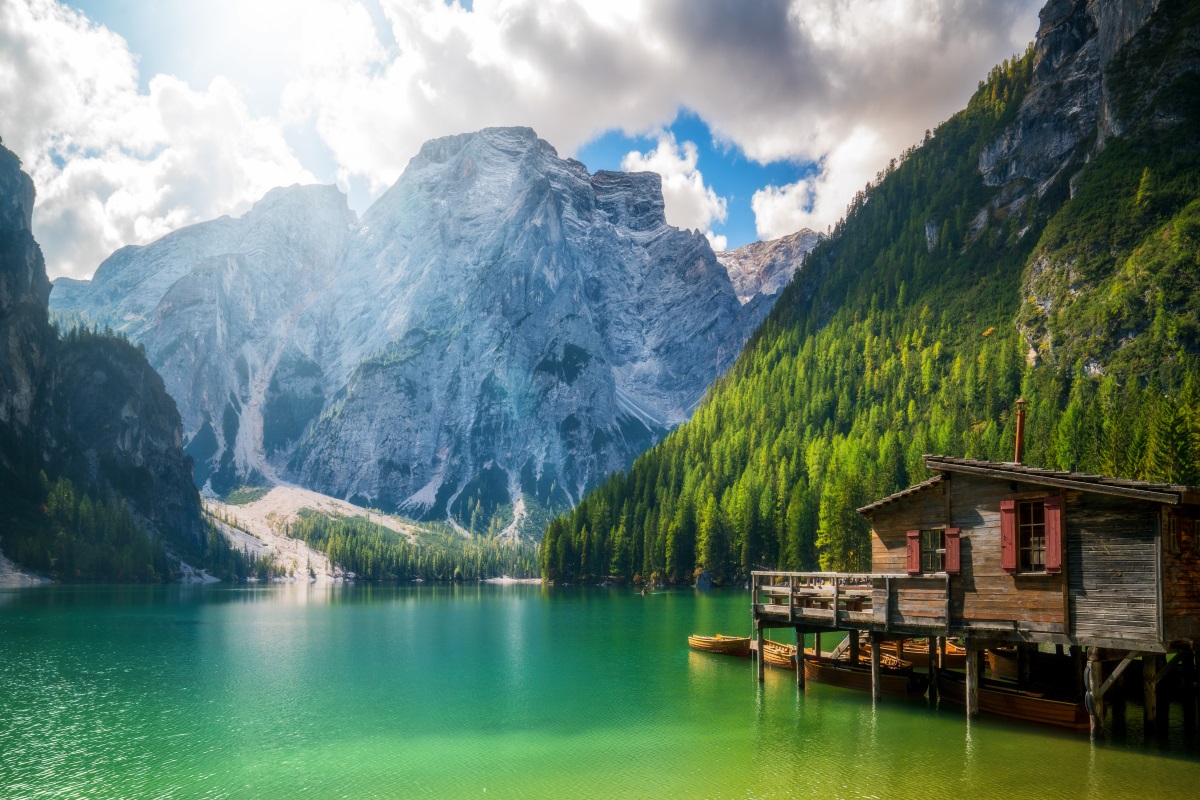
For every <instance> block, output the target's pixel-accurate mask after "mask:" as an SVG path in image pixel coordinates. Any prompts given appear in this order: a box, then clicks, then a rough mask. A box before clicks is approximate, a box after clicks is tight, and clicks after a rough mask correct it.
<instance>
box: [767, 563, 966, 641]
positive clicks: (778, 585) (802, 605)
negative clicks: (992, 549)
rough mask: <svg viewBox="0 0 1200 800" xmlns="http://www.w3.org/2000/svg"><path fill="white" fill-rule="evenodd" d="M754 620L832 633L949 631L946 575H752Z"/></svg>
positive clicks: (794, 573)
mask: <svg viewBox="0 0 1200 800" xmlns="http://www.w3.org/2000/svg"><path fill="white" fill-rule="evenodd" d="M750 585H751V591H752V600H751V602H752V604H753V610H754V617H755V619H756V620H763V621H765V622H769V623H776V624H780V623H782V624H788V625H815V626H818V627H828V628H833V629H841V628H846V629H850V628H854V629H859V630H883V631H886V630H892V629H893V628H895V629H897V630H908V629H914V630H919V631H940V630H949V628H950V576H949V575H947V574H945V573H936V574H933V575H906V574H895V573H867V572H773V571H762V572H753V573H751V584H750Z"/></svg>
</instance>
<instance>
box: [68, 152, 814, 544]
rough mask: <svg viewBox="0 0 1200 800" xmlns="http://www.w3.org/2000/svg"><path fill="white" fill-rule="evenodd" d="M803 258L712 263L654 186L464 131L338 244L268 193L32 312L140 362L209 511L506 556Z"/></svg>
mask: <svg viewBox="0 0 1200 800" xmlns="http://www.w3.org/2000/svg"><path fill="white" fill-rule="evenodd" d="M797 237H798V238H797ZM815 240H816V237H815V235H813V234H811V232H801V233H800V234H797V235H796V236H795V237H788V238H787V239H784V240H780V241H779V242H778V243H768V244H766V245H763V244H755V245H750V246H749V247H747V248H739V249H738V250H735V251H731V252H730V253H728V254H724V255H722V256H721V257H718V256H717V255H715V254H714V253H713V251H712V249H711V248H710V247H709V244H708V242H707V240H706V239H705V238H704V236H703V235H701V234H699V233H697V232H691V231H681V230H679V229H677V228H673V227H671V226H670V225H668V224H667V223H666V219H665V217H664V214H663V197H662V187H661V180H660V178H659V176H658V175H657V174H654V173H625V172H603V171H602V172H596V173H594V174H589V173H588V171H587V169H586V168H585V167H584V165H583V164H581V163H580V162H578V161H575V160H572V159H561V158H559V157H558V155H557V153H556V152H555V150H554V148H553V147H551V146H550V145H549V144H548V143H546V142H545V141H543V140H541V139H539V138H538V137H537V135H536V134H535V133H534V132H533V131H532V130H530V129H529V128H489V129H485V130H482V131H479V132H476V133H469V134H462V135H458V136H448V137H445V138H441V139H436V140H433V141H430V142H427V143H426V144H425V145H424V146H423V147H422V148H421V151H420V152H419V153H418V154H417V155H416V156H415V157H414V158H413V159H412V160H411V161H410V162H409V164H408V167H407V168H406V169H405V171H404V173H403V174H402V175H401V176H400V178H399V180H397V181H396V183H395V185H393V186H392V187H391V188H390V189H389V190H388V191H387V192H385V193H384V194H383V195H382V196H381V197H380V198H379V199H378V200H377V201H376V202H375V203H374V204H373V205H372V206H371V207H370V208H369V209H368V210H367V211H366V212H365V213H364V214H363V216H362V219H361V220H359V219H356V217H355V215H354V213H353V212H352V211H351V210H350V209H349V208H348V207H347V203H346V198H345V196H344V195H343V194H342V193H341V192H339V191H338V190H337V189H336V188H333V187H327V186H293V187H290V188H286V189H275V190H272V191H271V192H269V193H268V194H267V195H266V196H265V197H264V198H263V199H262V200H261V201H259V202H258V203H257V204H256V205H255V206H254V207H253V208H252V209H251V210H250V211H249V212H247V213H246V214H245V215H244V216H242V217H240V218H237V219H230V218H228V217H222V218H220V219H217V220H213V221H211V222H206V223H201V224H198V225H193V226H191V227H188V228H184V229H182V230H179V231H176V232H174V233H171V234H169V235H167V236H164V237H163V238H162V239H160V240H158V241H156V242H154V243H152V244H150V245H147V246H145V247H126V248H122V249H121V250H118V251H117V252H116V253H114V254H113V255H112V256H111V257H110V258H109V259H107V260H106V261H105V262H104V263H103V264H101V265H100V267H99V269H98V270H97V271H96V275H95V277H94V279H93V280H92V281H91V282H79V281H65V280H60V281H58V282H56V288H55V290H54V293H53V296H52V300H51V303H52V306H53V307H54V308H55V310H56V311H58V312H59V313H60V314H63V315H66V316H67V317H68V318H70V317H72V316H77V317H78V318H81V319H85V320H91V321H95V322H100V323H103V324H109V325H111V326H112V327H113V328H115V329H117V330H121V331H124V332H126V333H127V334H128V335H129V336H130V337H131V338H133V339H134V340H135V341H138V342H141V343H142V344H144V345H145V347H146V352H147V355H148V356H149V358H150V361H151V363H153V364H154V366H155V367H156V368H158V369H159V371H160V372H161V373H162V375H163V377H164V379H165V381H166V385H167V388H168V390H169V391H170V393H171V394H172V396H174V398H175V399H176V401H177V403H178V404H179V408H180V413H181V415H182V417H183V421H184V427H185V432H186V434H187V438H188V451H189V452H190V453H191V454H192V455H193V457H194V458H195V459H196V479H197V482H198V483H199V484H201V485H202V486H204V487H206V488H208V489H209V490H211V491H214V492H218V493H220V492H223V491H225V490H226V489H228V488H230V487H231V486H233V485H236V484H239V483H271V482H277V481H284V482H291V483H296V484H299V485H301V486H305V487H308V488H312V489H314V490H317V491H321V492H324V493H327V494H331V495H335V496H338V497H343V498H347V499H353V500H355V501H356V502H360V503H364V504H371V505H374V506H376V507H382V508H385V509H389V510H393V509H398V510H402V511H404V512H406V513H409V514H413V515H415V516H419V517H425V518H447V517H448V518H449V519H450V520H452V522H453V523H454V524H455V525H458V526H460V527H461V528H463V529H464V530H469V531H471V532H475V533H485V532H489V531H490V532H492V533H505V534H507V535H516V534H517V533H519V532H520V531H521V530H522V529H529V530H530V531H535V530H537V525H536V523H537V521H538V520H539V519H544V517H543V515H542V514H541V512H542V511H544V510H546V509H561V508H563V507H566V506H568V505H572V504H574V503H575V502H577V501H578V499H579V498H580V497H581V496H582V494H583V492H584V491H585V489H586V488H587V487H589V486H590V485H593V484H595V483H596V482H597V481H599V480H600V479H602V478H604V477H605V476H606V475H608V474H609V473H610V472H612V471H614V470H619V469H623V468H624V467H626V466H628V465H629V463H630V462H631V461H632V459H633V458H634V457H636V456H637V455H638V454H639V453H641V452H642V451H643V450H645V449H646V448H647V447H648V446H650V445H651V444H653V443H654V442H656V441H658V439H659V438H661V436H662V435H663V434H664V433H665V432H666V431H668V430H669V429H671V428H672V427H673V426H675V425H677V424H678V423H680V422H681V421H683V420H684V419H686V418H687V417H688V416H689V414H690V413H691V410H692V408H693V407H694V405H695V404H696V402H697V401H698V400H699V399H700V398H701V396H702V395H703V394H704V392H705V391H706V390H707V388H708V386H709V384H711V383H712V381H713V380H714V379H715V378H716V377H717V376H718V375H720V374H721V372H722V371H723V370H724V369H725V368H726V367H728V365H729V364H730V363H731V362H732V360H733V358H734V357H735V356H736V355H737V353H738V351H739V350H740V349H741V346H742V344H743V342H744V341H745V339H746V338H747V336H748V335H749V334H750V333H751V331H752V330H753V329H754V327H755V326H757V324H758V323H759V322H760V321H761V320H762V318H763V317H764V316H765V314H766V313H767V311H768V310H769V308H770V306H771V304H772V302H773V300H774V295H775V294H776V293H777V292H778V291H779V289H780V288H781V287H782V286H783V285H784V284H785V283H786V282H787V280H788V279H789V278H790V277H791V275H792V273H794V271H795V269H796V268H797V267H798V266H799V264H800V262H801V261H802V259H803V257H804V254H805V253H807V251H808V250H809V249H811V247H812V245H813V244H814V243H815Z"/></svg>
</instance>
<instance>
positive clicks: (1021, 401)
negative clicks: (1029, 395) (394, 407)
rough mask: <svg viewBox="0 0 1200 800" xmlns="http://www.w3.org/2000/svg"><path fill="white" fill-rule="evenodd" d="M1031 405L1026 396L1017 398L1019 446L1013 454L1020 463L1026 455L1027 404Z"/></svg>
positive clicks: (1015, 460)
mask: <svg viewBox="0 0 1200 800" xmlns="http://www.w3.org/2000/svg"><path fill="white" fill-rule="evenodd" d="M1027 405H1029V401H1028V400H1026V399H1025V398H1024V397H1021V398H1018V399H1017V447H1016V453H1015V454H1014V455H1013V462H1014V463H1017V464H1020V463H1021V459H1022V458H1024V456H1025V406H1027Z"/></svg>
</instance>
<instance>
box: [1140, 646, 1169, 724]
mask: <svg viewBox="0 0 1200 800" xmlns="http://www.w3.org/2000/svg"><path fill="white" fill-rule="evenodd" d="M1163 661H1164V658H1163V657H1162V656H1161V655H1160V654H1158V653H1146V654H1145V655H1144V656H1142V683H1143V684H1144V692H1145V693H1144V695H1143V706H1142V710H1143V715H1144V718H1145V721H1146V736H1149V735H1150V729H1151V728H1152V727H1153V726H1155V725H1156V724H1157V723H1158V673H1159V672H1161V671H1162V668H1163Z"/></svg>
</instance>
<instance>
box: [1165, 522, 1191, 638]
mask: <svg viewBox="0 0 1200 800" xmlns="http://www.w3.org/2000/svg"><path fill="white" fill-rule="evenodd" d="M1175 513H1177V514H1178V515H1179V521H1180V525H1179V529H1180V530H1179V534H1180V535H1179V538H1180V542H1179V545H1180V546H1179V552H1178V553H1169V552H1166V551H1164V552H1163V610H1164V612H1165V614H1166V634H1167V639H1168V640H1172V639H1198V638H1200V508H1197V507H1195V506H1182V507H1180V508H1178V509H1176V510H1175Z"/></svg>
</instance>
